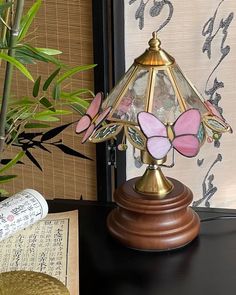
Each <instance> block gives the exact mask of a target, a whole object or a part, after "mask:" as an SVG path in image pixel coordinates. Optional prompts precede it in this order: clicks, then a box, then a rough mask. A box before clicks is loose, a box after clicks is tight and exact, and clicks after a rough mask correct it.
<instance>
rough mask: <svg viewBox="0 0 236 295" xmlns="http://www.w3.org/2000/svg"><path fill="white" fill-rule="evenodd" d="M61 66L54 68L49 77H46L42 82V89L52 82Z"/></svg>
mask: <svg viewBox="0 0 236 295" xmlns="http://www.w3.org/2000/svg"><path fill="white" fill-rule="evenodd" d="M60 70H61V68H58V69H56V70H55V71H54V72H53V73H52V74H51V75H50V76H49V77H48V79H47V80H46V81H45V82H44V84H43V91H46V90H47V89H48V87H49V86H50V84H51V83H52V81H53V80H54V78H55V77H56V76H57V75H58V73H59V72H60Z"/></svg>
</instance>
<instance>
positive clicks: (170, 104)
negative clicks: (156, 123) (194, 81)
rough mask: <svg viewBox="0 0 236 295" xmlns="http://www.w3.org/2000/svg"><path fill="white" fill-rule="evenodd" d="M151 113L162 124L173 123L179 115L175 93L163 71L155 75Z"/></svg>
mask: <svg viewBox="0 0 236 295" xmlns="http://www.w3.org/2000/svg"><path fill="white" fill-rule="evenodd" d="M151 113H153V114H154V115H155V116H156V117H157V118H158V119H159V120H161V121H162V122H173V121H175V119H176V118H177V117H178V116H179V115H180V108H179V104H178V100H177V97H176V95H175V91H174V89H173V86H172V84H171V81H170V79H169V77H168V75H167V73H166V71H164V70H159V71H157V72H156V74H155V84H154V91H153V102H152V109H151Z"/></svg>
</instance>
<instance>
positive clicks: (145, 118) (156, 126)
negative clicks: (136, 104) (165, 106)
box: [138, 112, 167, 138]
mask: <svg viewBox="0 0 236 295" xmlns="http://www.w3.org/2000/svg"><path fill="white" fill-rule="evenodd" d="M138 123H139V126H140V128H141V130H142V132H143V133H144V134H145V135H146V137H147V138H149V137H153V136H162V137H167V131H166V126H165V125H164V124H163V123H162V122H161V121H160V120H159V119H157V118H156V117H155V116H154V115H153V114H151V113H148V112H140V113H139V114H138Z"/></svg>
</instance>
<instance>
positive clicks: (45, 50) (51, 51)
mask: <svg viewBox="0 0 236 295" xmlns="http://www.w3.org/2000/svg"><path fill="white" fill-rule="evenodd" d="M36 49H37V50H38V51H39V52H42V53H44V54H47V55H59V54H62V51H60V50H57V49H52V48H38V47H37V48H36Z"/></svg>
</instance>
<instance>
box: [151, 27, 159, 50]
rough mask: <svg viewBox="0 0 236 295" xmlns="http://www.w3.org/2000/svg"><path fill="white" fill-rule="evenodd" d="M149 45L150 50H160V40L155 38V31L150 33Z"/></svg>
mask: <svg viewBox="0 0 236 295" xmlns="http://www.w3.org/2000/svg"><path fill="white" fill-rule="evenodd" d="M148 44H149V46H150V48H149V49H150V50H160V49H161V47H160V46H161V41H160V40H159V39H158V38H157V32H156V31H155V32H153V33H152V39H151V40H149V42H148Z"/></svg>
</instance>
